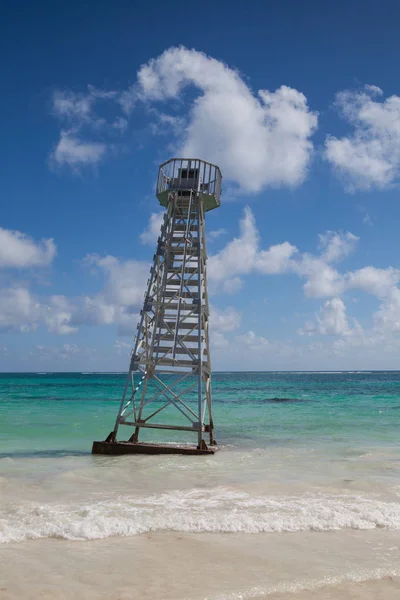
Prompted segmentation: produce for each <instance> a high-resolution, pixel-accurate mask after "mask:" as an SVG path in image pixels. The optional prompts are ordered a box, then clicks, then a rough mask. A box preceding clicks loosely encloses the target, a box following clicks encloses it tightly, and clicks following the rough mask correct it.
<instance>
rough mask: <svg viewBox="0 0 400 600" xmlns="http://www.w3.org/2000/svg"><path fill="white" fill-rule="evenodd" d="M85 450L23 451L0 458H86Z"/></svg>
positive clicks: (9, 453) (2, 454)
mask: <svg viewBox="0 0 400 600" xmlns="http://www.w3.org/2000/svg"><path fill="white" fill-rule="evenodd" d="M90 454H91V452H90V451H86V450H23V451H18V450H17V451H16V452H1V453H0V459H1V458H63V457H66V456H88V455H90Z"/></svg>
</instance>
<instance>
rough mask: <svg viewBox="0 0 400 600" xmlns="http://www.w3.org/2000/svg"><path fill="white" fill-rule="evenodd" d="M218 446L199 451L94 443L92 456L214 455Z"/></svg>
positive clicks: (150, 445)
mask: <svg viewBox="0 0 400 600" xmlns="http://www.w3.org/2000/svg"><path fill="white" fill-rule="evenodd" d="M216 450H217V447H216V446H212V447H211V448H207V449H205V448H204V449H202V450H199V449H198V448H197V447H196V446H179V445H172V444H165V445H163V444H143V443H138V444H133V443H132V442H93V446H92V454H112V455H114V456H118V455H121V454H214V453H215V451H216Z"/></svg>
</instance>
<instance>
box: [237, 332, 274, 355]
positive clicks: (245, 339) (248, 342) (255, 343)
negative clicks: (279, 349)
mask: <svg viewBox="0 0 400 600" xmlns="http://www.w3.org/2000/svg"><path fill="white" fill-rule="evenodd" d="M236 341H237V342H238V343H239V344H242V345H243V346H248V347H249V348H250V349H251V350H256V349H260V348H265V347H267V346H269V345H270V343H269V341H268V340H267V338H265V337H262V336H260V335H256V334H255V333H254V331H252V330H250V331H247V332H246V333H244V334H242V335H237V336H236Z"/></svg>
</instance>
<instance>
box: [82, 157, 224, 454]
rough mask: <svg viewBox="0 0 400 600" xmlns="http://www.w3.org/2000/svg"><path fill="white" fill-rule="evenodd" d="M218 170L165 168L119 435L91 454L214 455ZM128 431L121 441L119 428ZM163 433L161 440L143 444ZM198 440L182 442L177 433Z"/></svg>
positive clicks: (183, 163)
mask: <svg viewBox="0 0 400 600" xmlns="http://www.w3.org/2000/svg"><path fill="white" fill-rule="evenodd" d="M221 183H222V176H221V171H220V169H219V167H217V166H216V165H212V164H210V163H207V162H205V161H202V160H198V159H186V158H173V159H171V160H169V161H167V162H166V163H164V164H162V165H161V166H160V168H159V173H158V180H157V191H156V194H157V198H158V200H159V201H160V204H161V205H162V206H163V207H165V214H164V219H163V223H162V226H161V232H160V236H159V238H158V242H157V249H156V253H155V255H154V258H153V265H152V267H151V269H150V277H149V279H148V282H147V290H146V293H145V297H144V303H143V308H142V310H141V312H140V320H139V324H138V326H137V334H136V337H135V343H134V347H133V350H132V353H131V358H130V365H129V373H128V377H127V380H126V384H125V388H124V391H123V394H122V399H121V403H120V406H119V409H118V414H117V418H116V421H115V426H114V429H113V431H112V432H111V433H110V434H109V435H108V437H107V438H106V440H105V441H102V442H93V448H92V453H93V454H213V453H214V451H215V449H216V442H215V438H214V423H213V417H212V395H211V358H210V347H209V306H208V292H207V249H206V234H205V218H204V217H205V213H206V212H207V211H209V210H212V209H214V208H218V207H219V205H220V195H221ZM122 427H123V429H125V430H126V428H129V429H128V434H127V435H126V434H125V436H124V437H125V440H126V441H121V438H120V434H121V428H122ZM146 429H153V430H163V431H164V437H165V435H167V436H168V435H169V436H171V437H172V440H173V441H171V440H167V441H164V442H163V443H149V442H143V441H141V439H140V437H141V434H143V430H146ZM173 432H179V435H187V433H185V432H190V433H189V437H190V438H193V437H194V438H195V439H194V440H192V441H191V443H190V442H189V443H182V442H181V443H179V442H178V443H177V442H176V441H175V440H176V434H174V433H173Z"/></svg>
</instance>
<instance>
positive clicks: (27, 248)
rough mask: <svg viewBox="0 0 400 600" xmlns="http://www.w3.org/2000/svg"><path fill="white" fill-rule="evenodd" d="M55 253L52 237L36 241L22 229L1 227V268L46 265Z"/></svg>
mask: <svg viewBox="0 0 400 600" xmlns="http://www.w3.org/2000/svg"><path fill="white" fill-rule="evenodd" d="M55 255H56V246H55V244H54V241H53V240H52V239H44V240H41V241H40V242H35V241H34V240H32V239H31V238H30V237H28V236H27V235H26V234H24V233H21V232H20V231H13V230H10V229H3V228H2V227H0V268H2V267H3V268H15V269H23V268H28V267H41V266H46V265H49V264H50V263H51V262H52V260H53V258H54V257H55Z"/></svg>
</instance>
